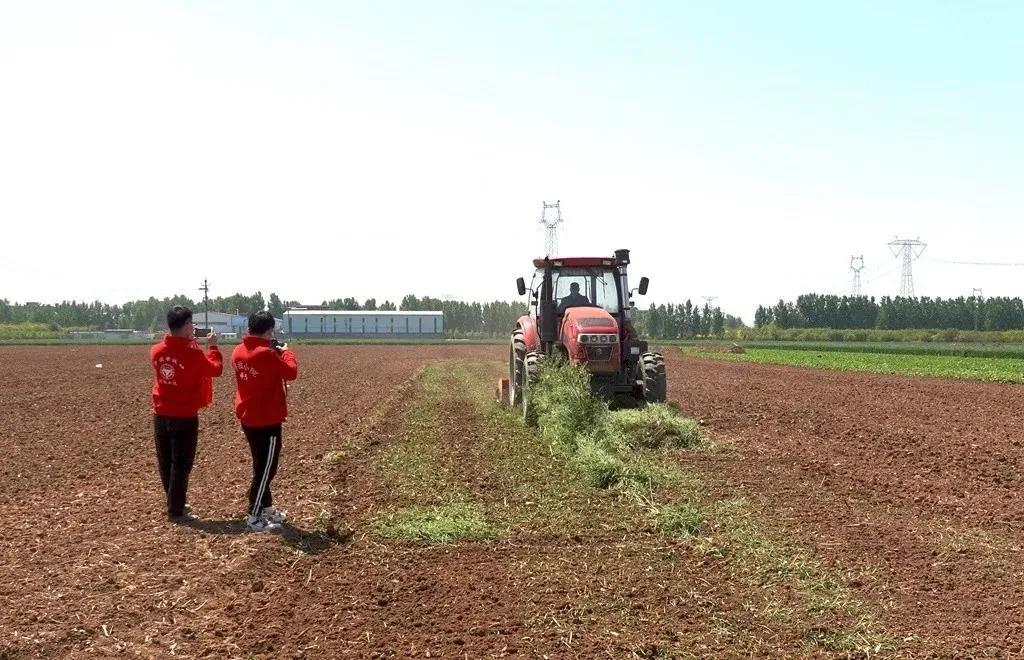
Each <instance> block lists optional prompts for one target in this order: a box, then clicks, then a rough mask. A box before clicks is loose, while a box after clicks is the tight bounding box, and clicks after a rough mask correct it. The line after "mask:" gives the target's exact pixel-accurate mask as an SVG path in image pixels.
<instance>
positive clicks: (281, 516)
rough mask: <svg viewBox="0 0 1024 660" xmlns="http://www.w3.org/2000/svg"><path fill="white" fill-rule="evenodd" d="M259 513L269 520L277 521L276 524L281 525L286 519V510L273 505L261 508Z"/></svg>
mask: <svg viewBox="0 0 1024 660" xmlns="http://www.w3.org/2000/svg"><path fill="white" fill-rule="evenodd" d="M260 515H261V516H262V517H264V518H266V519H267V520H269V521H270V522H272V523H277V524H278V525H282V524H284V522H285V521H286V520H288V514H287V513H286V512H284V511H282V510H280V509H278V508H277V507H273V506H265V507H263V510H262V511H260Z"/></svg>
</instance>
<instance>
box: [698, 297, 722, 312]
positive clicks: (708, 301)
mask: <svg viewBox="0 0 1024 660" xmlns="http://www.w3.org/2000/svg"><path fill="white" fill-rule="evenodd" d="M701 298H703V299H704V304H705V305H707V306H708V307H709V308H711V309H714V304H715V301H716V300H718V296H701Z"/></svg>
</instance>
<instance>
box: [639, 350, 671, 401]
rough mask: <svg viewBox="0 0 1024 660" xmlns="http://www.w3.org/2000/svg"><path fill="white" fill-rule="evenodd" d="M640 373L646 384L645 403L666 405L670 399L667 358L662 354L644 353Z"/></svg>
mask: <svg viewBox="0 0 1024 660" xmlns="http://www.w3.org/2000/svg"><path fill="white" fill-rule="evenodd" d="M640 371H641V376H642V377H643V384H644V401H645V402H647V403H664V402H665V399H667V398H668V381H667V379H666V376H665V358H664V357H663V356H662V354H661V353H644V354H643V355H641V356H640Z"/></svg>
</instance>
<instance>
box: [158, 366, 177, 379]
mask: <svg viewBox="0 0 1024 660" xmlns="http://www.w3.org/2000/svg"><path fill="white" fill-rule="evenodd" d="M160 378H162V379H164V380H174V365H173V364H171V363H170V362H164V363H163V364H161V365H160Z"/></svg>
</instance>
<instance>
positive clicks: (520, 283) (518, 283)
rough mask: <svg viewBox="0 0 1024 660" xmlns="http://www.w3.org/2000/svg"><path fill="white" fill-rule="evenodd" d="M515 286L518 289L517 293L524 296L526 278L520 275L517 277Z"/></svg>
mask: <svg viewBox="0 0 1024 660" xmlns="http://www.w3.org/2000/svg"><path fill="white" fill-rule="evenodd" d="M516 287H517V288H518V289H519V295H521V296H525V295H526V280H524V279H523V278H521V277H520V278H517V279H516Z"/></svg>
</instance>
